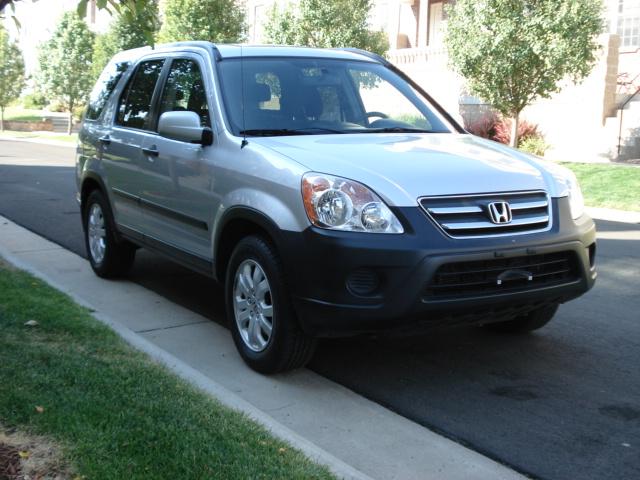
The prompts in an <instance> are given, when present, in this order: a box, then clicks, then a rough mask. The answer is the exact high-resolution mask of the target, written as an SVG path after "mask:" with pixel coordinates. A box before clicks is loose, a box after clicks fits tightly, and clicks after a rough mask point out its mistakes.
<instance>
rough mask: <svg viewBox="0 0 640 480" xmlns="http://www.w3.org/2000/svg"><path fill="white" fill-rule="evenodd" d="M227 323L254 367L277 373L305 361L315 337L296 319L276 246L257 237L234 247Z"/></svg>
mask: <svg viewBox="0 0 640 480" xmlns="http://www.w3.org/2000/svg"><path fill="white" fill-rule="evenodd" d="M225 297H226V305H227V315H228V318H229V326H230V328H231V332H232V335H233V340H234V342H235V344H236V348H237V349H238V352H239V353H240V355H241V356H242V359H243V360H244V361H245V362H246V363H247V365H249V366H250V367H251V368H252V369H254V370H256V371H258V372H260V373H267V374H268V373H277V372H283V371H287V370H293V369H295V368H299V367H302V366H304V365H305V364H306V363H307V362H308V361H309V359H310V358H311V356H312V355H313V351H314V347H315V340H314V339H313V338H312V337H310V336H308V335H306V334H305V333H304V332H303V331H302V329H301V328H300V326H299V324H298V319H297V317H296V314H295V311H294V309H293V305H292V304H291V299H290V297H289V292H288V289H287V286H286V282H285V280H284V274H283V269H282V265H281V263H280V259H279V257H278V254H277V253H276V250H275V248H274V247H273V246H272V245H271V243H270V242H268V241H267V240H265V239H263V238H262V237H258V236H249V237H246V238H244V239H242V240H241V241H240V242H239V243H238V245H237V246H236V248H235V250H234V251H233V254H232V255H231V259H230V261H229V266H228V268H227V275H226V281H225Z"/></svg>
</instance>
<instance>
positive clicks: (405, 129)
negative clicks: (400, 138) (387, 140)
mask: <svg viewBox="0 0 640 480" xmlns="http://www.w3.org/2000/svg"><path fill="white" fill-rule="evenodd" d="M354 133H438V132H436V131H435V130H426V129H424V128H412V127H384V128H366V129H362V130H355V131H354Z"/></svg>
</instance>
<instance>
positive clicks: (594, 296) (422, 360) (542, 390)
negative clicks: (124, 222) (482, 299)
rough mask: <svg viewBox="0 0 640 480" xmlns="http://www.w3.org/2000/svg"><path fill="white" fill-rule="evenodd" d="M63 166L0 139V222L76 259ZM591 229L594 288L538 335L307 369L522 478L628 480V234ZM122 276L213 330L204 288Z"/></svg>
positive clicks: (639, 245) (487, 338)
mask: <svg viewBox="0 0 640 480" xmlns="http://www.w3.org/2000/svg"><path fill="white" fill-rule="evenodd" d="M71 156H72V150H70V149H68V148H67V149H63V148H60V149H56V147H50V146H47V147H43V146H40V145H27V144H24V143H21V144H18V143H13V142H2V141H0V214H2V215H5V216H6V217H8V218H10V219H12V220H14V221H16V222H18V223H20V224H21V225H24V226H26V227H27V228H29V229H30V230H33V231H36V232H39V233H40V234H42V235H44V236H46V237H47V238H50V239H52V240H54V241H55V242H56V243H58V244H60V245H62V246H64V247H65V248H68V249H70V250H72V251H74V252H77V253H79V254H81V255H83V254H84V248H83V245H82V242H81V236H80V232H81V230H80V224H79V219H78V212H77V206H76V205H75V203H74V202H75V200H74V198H73V196H74V188H75V187H74V185H73V168H72V167H71V165H72V163H69V158H70V157H71ZM56 165H57V166H56ZM65 165H66V166H65ZM74 209H75V214H74V213H65V212H73V211H74ZM597 224H598V228H599V243H598V255H599V257H598V265H599V267H598V268H599V279H598V282H597V285H596V287H595V288H594V290H593V291H592V292H590V293H589V294H587V295H586V296H584V297H582V298H581V299H579V300H577V301H574V302H571V303H569V304H566V305H564V306H562V307H561V309H560V311H559V313H558V316H557V318H556V319H555V320H554V322H552V323H551V324H550V325H549V326H547V327H546V328H544V329H543V330H541V331H540V332H539V333H536V334H533V335H529V336H525V337H519V338H518V337H511V336H506V335H495V334H489V333H487V332H484V331H482V330H480V329H474V328H459V329H455V330H449V331H442V332H434V333H432V334H430V335H427V336H424V335H423V336H419V337H413V338H403V339H385V338H377V339H350V340H334V341H325V342H322V344H321V346H320V348H319V350H318V353H317V355H316V357H315V358H314V360H313V362H312V363H311V365H310V368H311V369H312V370H313V371H315V372H317V373H320V374H321V375H323V376H324V377H326V378H327V379H330V380H333V381H335V382H338V383H340V384H342V385H343V386H345V387H347V389H350V390H352V391H354V392H356V393H359V394H361V395H364V396H365V397H367V398H369V399H371V400H373V401H374V402H376V403H378V404H380V405H382V406H384V407H387V408H388V409H390V410H393V411H395V412H397V413H399V414H400V415H402V416H404V417H406V418H407V419H410V420H412V421H414V422H417V423H419V424H421V425H424V426H427V427H429V428H430V429H432V430H433V431H435V432H439V433H441V434H443V435H445V436H447V437H449V438H452V439H454V440H456V441H458V442H460V443H461V444H463V445H467V446H469V447H471V448H473V449H474V450H476V451H478V452H480V453H482V454H484V455H487V456H489V457H491V458H493V459H496V460H498V461H499V462H502V463H504V464H506V465H509V466H512V467H513V468H515V469H517V470H518V471H521V472H524V473H526V474H528V475H530V476H534V477H539V478H548V479H565V478H580V479H589V478H593V479H621V478H629V479H632V478H640V369H638V365H640V314H639V313H638V312H639V311H640V295H639V292H640V288H639V287H640V262H639V260H640V226H638V225H631V224H624V223H616V222H608V221H598V222H597ZM131 278H132V280H133V281H134V282H136V283H138V284H140V285H142V286H143V287H145V288H146V289H148V290H152V291H153V292H156V293H157V294H159V295H160V296H161V297H163V298H167V299H169V300H171V301H172V302H174V303H177V304H179V305H181V306H183V307H186V308H187V309H189V310H191V311H193V312H197V313H199V314H201V315H203V316H205V317H207V318H209V319H211V320H214V321H215V322H218V323H220V324H222V323H223V315H224V311H223V307H222V298H221V292H220V289H219V287H217V286H216V285H215V284H214V283H213V282H211V281H210V280H207V279H205V278H203V277H201V276H199V275H195V274H192V273H190V272H188V271H186V270H184V269H182V268H181V267H178V266H175V265H173V264H171V263H170V262H167V261H165V260H163V259H161V258H159V257H156V256H154V255H151V254H148V253H145V252H143V254H142V255H140V258H139V259H138V261H137V262H136V266H135V268H134V271H133V272H132V277H131ZM205 325H206V324H205ZM166 335H167V336H168V338H172V337H173V334H171V333H169V332H168V331H167V332H166ZM158 341H161V340H158ZM232 354H233V353H232V352H230V355H232ZM398 478H402V477H398ZM405 478H409V477H405Z"/></svg>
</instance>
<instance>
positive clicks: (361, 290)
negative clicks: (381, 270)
mask: <svg viewBox="0 0 640 480" xmlns="http://www.w3.org/2000/svg"><path fill="white" fill-rule="evenodd" d="M346 284H347V290H349V292H351V293H352V294H354V295H357V296H367V295H373V294H375V293H376V292H377V291H378V289H379V288H380V276H379V275H378V274H377V273H376V272H375V271H374V270H371V269H370V268H358V269H357V270H354V271H353V272H351V273H350V274H349V275H348V276H347V282H346Z"/></svg>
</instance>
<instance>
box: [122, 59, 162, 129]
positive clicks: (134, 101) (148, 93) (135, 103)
mask: <svg viewBox="0 0 640 480" xmlns="http://www.w3.org/2000/svg"><path fill="white" fill-rule="evenodd" d="M163 64H164V60H150V61H148V62H142V63H140V65H138V67H137V68H136V71H135V73H134V74H133V77H132V78H131V80H130V81H129V85H128V86H127V88H126V89H125V91H124V93H123V94H122V96H121V97H120V102H119V104H118V116H117V118H116V123H117V124H118V125H122V126H123V127H128V128H137V129H140V130H148V129H149V120H150V116H149V113H150V111H151V100H152V98H153V91H154V90H155V88H156V83H157V82H158V78H159V77H160V72H161V71H162V65H163Z"/></svg>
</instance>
